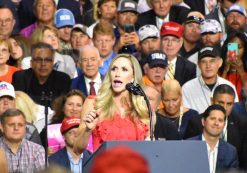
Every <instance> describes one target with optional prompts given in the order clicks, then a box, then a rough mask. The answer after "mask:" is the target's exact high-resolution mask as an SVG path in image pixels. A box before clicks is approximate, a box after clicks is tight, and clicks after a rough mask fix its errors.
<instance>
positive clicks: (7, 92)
mask: <svg viewBox="0 0 247 173" xmlns="http://www.w3.org/2000/svg"><path fill="white" fill-rule="evenodd" d="M3 96H11V97H13V98H15V89H14V87H13V85H11V84H10V83H8V82H0V97H3Z"/></svg>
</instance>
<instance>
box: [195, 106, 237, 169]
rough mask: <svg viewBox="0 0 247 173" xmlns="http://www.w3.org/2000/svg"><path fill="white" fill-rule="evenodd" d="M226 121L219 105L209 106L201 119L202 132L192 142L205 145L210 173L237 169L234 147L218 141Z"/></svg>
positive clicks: (223, 111)
mask: <svg viewBox="0 0 247 173" xmlns="http://www.w3.org/2000/svg"><path fill="white" fill-rule="evenodd" d="M225 121H226V111H225V109H224V108H223V107H222V106H221V105H217V104H215V105H211V106H209V107H208V108H207V109H206V110H205V112H204V113H203V117H202V120H201V122H202V125H203V131H202V134H201V135H199V136H195V137H193V138H190V139H192V140H203V141H205V142H206V144H207V151H208V159H209V168H210V172H215V171H223V170H226V171H227V170H229V169H231V168H238V156H237V151H236V148H235V147H234V146H232V145H231V144H229V143H227V142H225V141H224V140H223V139H220V136H221V134H222V132H223V129H224V126H225Z"/></svg>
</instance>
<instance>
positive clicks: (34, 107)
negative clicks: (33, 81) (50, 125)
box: [15, 91, 53, 133]
mask: <svg viewBox="0 0 247 173" xmlns="http://www.w3.org/2000/svg"><path fill="white" fill-rule="evenodd" d="M15 95H16V108H17V109H19V110H21V111H22V112H23V113H24V114H25V116H26V121H27V122H29V123H31V124H33V125H35V127H36V128H37V130H38V132H39V133H40V132H41V131H42V129H43V128H44V126H45V107H44V106H42V105H38V104H36V103H35V102H34V101H33V100H32V99H31V97H29V96H28V95H27V94H26V93H25V92H22V91H15ZM48 109H49V110H48V113H49V114H48V122H49V121H50V119H51V117H52V115H53V111H52V110H51V109H50V108H48Z"/></svg>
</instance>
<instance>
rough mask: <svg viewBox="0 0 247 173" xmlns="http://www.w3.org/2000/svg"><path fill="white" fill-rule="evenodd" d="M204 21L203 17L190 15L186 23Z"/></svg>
mask: <svg viewBox="0 0 247 173" xmlns="http://www.w3.org/2000/svg"><path fill="white" fill-rule="evenodd" d="M203 21H204V19H203V18H200V17H197V16H189V17H187V18H186V21H185V22H186V23H188V22H197V23H202V22H203Z"/></svg>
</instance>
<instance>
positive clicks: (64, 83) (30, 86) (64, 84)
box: [12, 43, 71, 106]
mask: <svg viewBox="0 0 247 173" xmlns="http://www.w3.org/2000/svg"><path fill="white" fill-rule="evenodd" d="M31 56H32V59H31V68H29V69H27V70H22V71H19V72H18V73H14V75H13V82H12V84H13V86H14V87H15V90H16V91H23V92H25V93H27V94H28V95H29V96H30V97H31V98H32V99H33V100H34V101H35V102H36V103H38V104H40V105H43V106H50V103H51V100H53V99H54V98H56V97H58V96H60V95H62V94H65V93H67V92H68V91H69V89H70V83H71V81H70V77H69V76H68V75H67V74H65V73H63V72H59V71H56V70H53V62H54V50H53V49H52V47H51V46H50V45H48V44H46V43H37V44H34V45H33V46H32V49H31Z"/></svg>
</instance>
